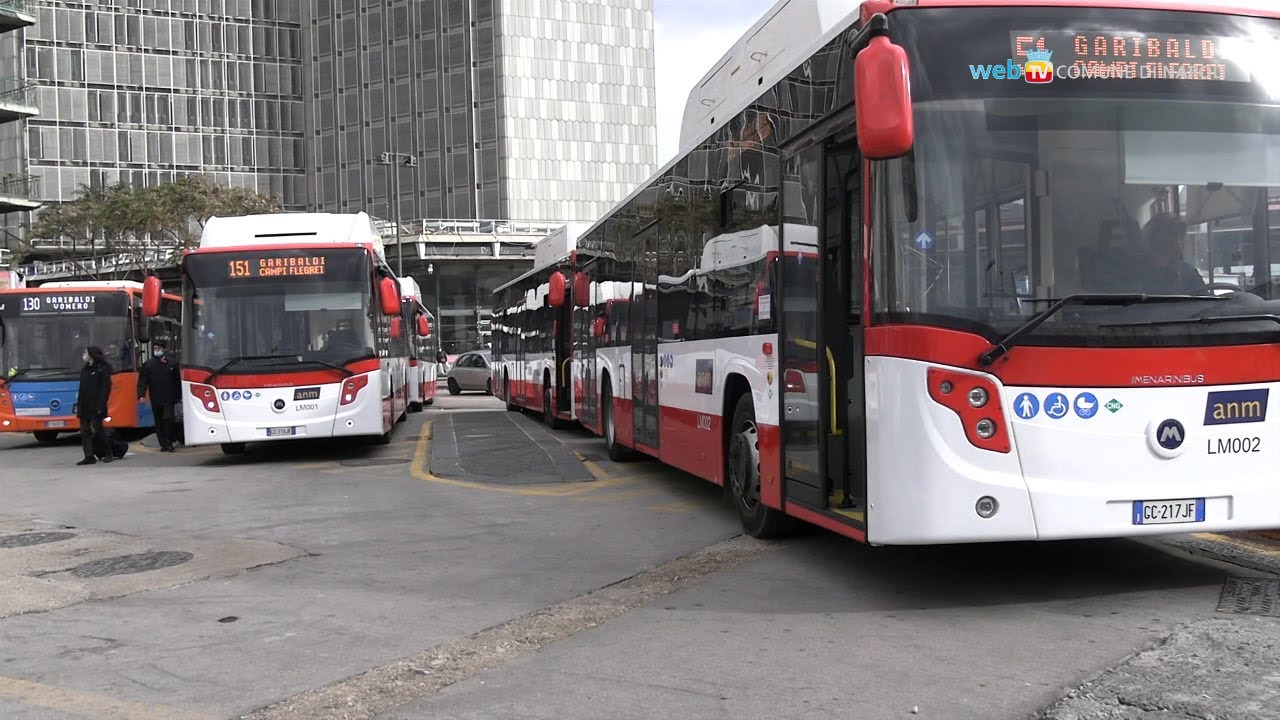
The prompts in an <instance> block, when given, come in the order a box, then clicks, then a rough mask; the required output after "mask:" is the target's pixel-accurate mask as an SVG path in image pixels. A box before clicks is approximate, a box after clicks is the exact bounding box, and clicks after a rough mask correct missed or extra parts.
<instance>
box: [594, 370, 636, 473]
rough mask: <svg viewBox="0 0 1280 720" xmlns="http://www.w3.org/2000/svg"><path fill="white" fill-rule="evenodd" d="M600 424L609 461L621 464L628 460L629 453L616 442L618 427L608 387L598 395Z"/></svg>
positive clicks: (611, 393) (611, 392) (610, 391)
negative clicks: (602, 427)
mask: <svg viewBox="0 0 1280 720" xmlns="http://www.w3.org/2000/svg"><path fill="white" fill-rule="evenodd" d="M600 424H601V425H603V426H604V447H605V450H607V451H608V453H609V459H610V460H612V461H614V462H622V461H623V460H626V459H628V458H630V457H631V453H629V452H627V448H625V447H623V446H622V444H621V443H619V442H618V425H617V422H616V421H615V420H614V417H613V391H612V390H610V389H609V386H608V385H606V386H605V387H604V392H602V393H600Z"/></svg>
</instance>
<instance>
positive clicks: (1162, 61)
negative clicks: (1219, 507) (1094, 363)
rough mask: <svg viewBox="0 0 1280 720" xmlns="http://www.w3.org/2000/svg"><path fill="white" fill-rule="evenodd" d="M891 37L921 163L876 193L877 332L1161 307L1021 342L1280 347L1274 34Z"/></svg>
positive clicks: (1129, 26) (950, 33) (917, 20)
mask: <svg viewBox="0 0 1280 720" xmlns="http://www.w3.org/2000/svg"><path fill="white" fill-rule="evenodd" d="M892 32H893V33H894V35H895V40H896V42H898V43H900V44H902V45H903V46H904V47H905V48H906V49H907V50H908V53H909V54H910V56H911V62H912V73H913V76H912V92H913V99H914V100H915V102H916V110H915V122H916V145H915V148H914V150H913V151H912V153H911V154H909V155H908V156H907V157H905V158H903V159H900V160H895V161H893V162H891V163H887V164H885V165H884V167H883V168H882V170H883V172H878V173H877V177H876V180H875V182H876V186H875V187H876V201H875V203H876V204H875V207H874V208H873V217H874V223H875V231H874V238H875V240H874V242H875V248H874V250H873V253H874V254H875V255H876V256H878V258H879V259H878V260H877V261H876V262H874V263H873V268H874V272H875V273H876V274H875V278H874V284H875V295H874V303H875V308H874V309H875V312H876V315H877V317H878V318H879V319H880V321H881V322H907V323H925V324H934V325H942V326H948V327H954V328H957V329H964V330H969V331H972V332H978V333H980V334H983V335H985V336H986V337H988V338H989V339H993V340H994V339H995V338H998V337H1000V336H1002V335H1004V334H1005V333H1008V332H1010V331H1012V330H1014V329H1016V328H1018V327H1019V326H1021V325H1023V324H1024V323H1025V322H1026V321H1027V320H1028V319H1029V318H1030V317H1032V316H1034V315H1035V314H1036V313H1039V312H1042V311H1044V310H1045V309H1046V308H1048V307H1049V305H1051V304H1052V303H1053V302H1054V301H1056V300H1060V299H1062V298H1065V297H1069V296H1075V295H1097V294H1139V295H1141V294H1148V295H1165V296H1182V298H1181V299H1182V300H1184V301H1180V302H1170V301H1169V298H1161V299H1160V301H1159V302H1146V301H1144V300H1143V299H1141V298H1139V299H1136V300H1134V301H1131V302H1114V303H1112V302H1099V303H1081V304H1078V305H1072V306H1070V307H1067V308H1063V309H1062V310H1061V311H1060V312H1057V313H1055V314H1054V315H1053V317H1052V318H1050V319H1049V320H1048V321H1047V322H1045V323H1044V324H1043V325H1042V326H1040V327H1039V328H1038V329H1037V330H1036V331H1035V333H1034V335H1033V336H1032V337H1028V338H1026V339H1025V340H1023V341H1022V342H1024V343H1026V344H1066V345H1084V344H1087V345H1093V346H1117V347H1122V346H1143V345H1148V346H1149V345H1202V344H1222V343H1246V342H1260V341H1271V339H1272V338H1274V337H1275V334H1276V332H1277V330H1278V329H1280V324H1278V323H1280V317H1277V318H1276V319H1275V320H1271V319H1270V318H1269V316H1272V315H1280V300H1277V298H1280V289H1278V288H1277V283H1276V282H1275V280H1276V279H1278V278H1280V233H1278V232H1277V230H1275V229H1273V225H1274V223H1275V222H1276V220H1277V219H1280V213H1277V211H1280V69H1277V68H1276V67H1275V66H1274V64H1273V63H1271V62H1269V61H1263V60H1262V59H1265V58H1266V57H1268V56H1269V53H1270V51H1271V50H1273V49H1274V48H1276V47H1277V46H1278V45H1280V43H1278V42H1277V41H1278V40H1280V23H1278V22H1276V21H1271V20H1259V19H1256V18H1242V17H1231V16H1216V15H1208V14H1197V13H1175V12H1155V11H1141V12H1134V11H1121V10H1114V9H1097V8H1093V9H1082V8H1071V9H1070V10H1067V9H1061V8H1027V9H1017V10H1014V9H1012V8H1001V9H999V10H994V9H993V10H987V9H978V8H963V9H957V8H946V9H930V10H913V11H910V12H898V13H894V15H893V21H892ZM1032 80H1034V81H1035V82H1033V81H1032ZM1273 213H1277V214H1273ZM1223 316H1226V317H1227V318H1229V317H1230V316H1241V317H1242V318H1243V317H1244V316H1248V317H1249V318H1252V319H1251V320H1250V319H1242V320H1240V321H1230V320H1229V319H1228V320H1227V321H1222V320H1224V317H1223ZM1206 317H1208V318H1212V322H1202V319H1203V318H1206Z"/></svg>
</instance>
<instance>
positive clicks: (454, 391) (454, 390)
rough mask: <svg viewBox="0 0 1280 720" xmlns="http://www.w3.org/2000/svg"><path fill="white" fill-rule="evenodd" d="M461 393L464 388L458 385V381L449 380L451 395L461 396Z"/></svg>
mask: <svg viewBox="0 0 1280 720" xmlns="http://www.w3.org/2000/svg"><path fill="white" fill-rule="evenodd" d="M461 393H462V386H461V385H459V384H458V381H457V380H454V379H453V378H449V394H450V395H460V394H461Z"/></svg>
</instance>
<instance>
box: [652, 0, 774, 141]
mask: <svg viewBox="0 0 1280 720" xmlns="http://www.w3.org/2000/svg"><path fill="white" fill-rule="evenodd" d="M773 4H774V0H692V1H690V0H657V2H656V3H655V5H654V56H655V65H656V68H655V70H656V78H655V79H656V84H657V94H658V98H657V99H658V165H659V166H662V165H665V164H666V163H667V161H669V160H670V159H671V158H672V157H674V156H675V154H676V153H677V152H678V151H679V149H680V148H679V145H680V121H681V119H682V118H683V117H684V104H685V100H686V99H687V98H688V97H689V91H690V90H692V89H693V86H694V85H695V84H696V83H697V82H698V81H699V80H701V79H702V76H703V75H705V74H706V73H707V71H708V70H710V69H711V66H712V65H713V64H714V63H715V62H716V61H718V60H719V59H720V58H721V57H723V56H724V54H725V53H726V52H728V51H729V48H731V47H733V44H734V43H736V42H737V41H738V39H739V38H740V37H742V35H743V34H744V33H745V32H746V31H747V30H748V29H749V28H750V27H751V26H752V25H754V24H755V23H756V21H757V20H759V19H760V18H761V17H763V16H764V13H765V11H767V10H768V9H769V8H770V7H772V6H773Z"/></svg>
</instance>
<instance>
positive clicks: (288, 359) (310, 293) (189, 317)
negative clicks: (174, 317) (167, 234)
mask: <svg viewBox="0 0 1280 720" xmlns="http://www.w3.org/2000/svg"><path fill="white" fill-rule="evenodd" d="M371 272H372V271H371V269H370V264H369V257H368V255H367V254H366V253H365V251H363V250H358V249H342V250H278V251H267V252H260V251H255V252H248V253H238V252H225V253H224V252H219V253H213V254H204V255H202V254H193V255H190V256H188V257H187V260H186V282H185V283H184V300H183V301H184V304H185V310H186V314H185V315H184V317H185V318H186V320H184V323H183V325H184V327H185V328H186V333H187V341H186V343H185V344H184V363H185V364H187V365H189V366H194V367H202V368H208V369H212V370H219V369H223V368H224V367H225V370H223V372H225V373H228V374H235V373H253V372H261V371H263V369H264V368H268V367H270V368H271V369H272V370H280V369H282V368H283V367H286V366H288V365H296V364H317V365H340V366H341V365H346V364H347V363H350V362H353V361H356V360H361V359H365V358H370V357H375V356H376V354H375V350H374V348H375V341H374V328H373V320H372V318H373V312H372V288H373V284H372V275H371Z"/></svg>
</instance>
